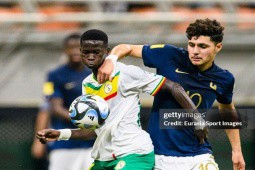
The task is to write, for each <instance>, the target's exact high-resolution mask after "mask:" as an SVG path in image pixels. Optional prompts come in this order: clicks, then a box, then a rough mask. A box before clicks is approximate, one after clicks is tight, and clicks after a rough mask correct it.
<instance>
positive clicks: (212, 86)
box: [210, 82, 217, 90]
mask: <svg viewBox="0 0 255 170" xmlns="http://www.w3.org/2000/svg"><path fill="white" fill-rule="evenodd" d="M210 87H211V88H212V89H213V90H216V89H217V85H216V84H213V82H210Z"/></svg>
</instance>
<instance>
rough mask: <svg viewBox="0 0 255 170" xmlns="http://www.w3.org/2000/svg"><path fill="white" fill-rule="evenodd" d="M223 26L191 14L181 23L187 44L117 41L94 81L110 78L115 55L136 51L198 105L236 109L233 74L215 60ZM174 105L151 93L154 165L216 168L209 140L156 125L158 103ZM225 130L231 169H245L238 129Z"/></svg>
mask: <svg viewBox="0 0 255 170" xmlns="http://www.w3.org/2000/svg"><path fill="white" fill-rule="evenodd" d="M223 30H224V27H222V26H221V24H220V23H219V22H218V21H216V20H211V19H198V20H196V21H195V22H194V23H191V24H190V25H189V26H188V28H187V29H186V34H187V38H188V47H187V50H185V49H182V48H178V47H175V46H172V45H165V44H159V45H130V44H120V45H117V46H116V47H114V48H113V50H112V51H111V53H110V55H109V57H107V58H106V60H105V62H104V64H103V65H102V67H101V68H100V69H99V73H98V76H97V79H98V80H99V82H103V81H105V80H106V79H110V80H111V79H112V78H111V75H112V72H113V70H114V65H115V62H116V60H117V59H121V58H123V57H125V56H133V57H138V58H142V59H143V61H144V65H145V66H148V67H152V68H156V69H157V73H158V74H160V75H163V76H165V77H166V78H168V79H170V80H172V81H175V82H177V83H179V84H180V85H182V87H183V88H184V89H185V90H186V91H187V93H188V94H189V96H190V97H191V98H192V100H193V102H194V103H195V104H196V106H197V108H198V109H206V110H207V109H210V108H211V107H212V105H213V103H214V101H215V99H216V100H217V101H218V108H219V111H220V112H222V111H225V110H227V111H229V112H235V106H234V104H233V102H232V96H233V88H234V82H235V79H234V77H233V75H232V74H231V73H230V72H229V71H227V70H224V69H222V68H220V67H218V66H217V65H216V64H215V63H214V59H215V56H216V55H217V53H218V52H220V50H221V49H222V40H223V35H224V33H223ZM194 96H195V97H194ZM176 108H180V105H179V104H177V102H176V101H175V100H174V99H173V97H172V96H169V95H166V94H164V93H160V92H159V93H158V94H157V95H156V96H155V98H154V103H153V107H152V115H151V117H150V122H149V129H148V132H149V133H150V136H151V138H152V141H153V144H154V148H155V154H156V165H155V169H161V170H166V169H171V170H199V169H200V170H201V169H210V170H216V169H218V165H217V163H215V161H214V159H213V157H212V155H211V154H212V150H211V146H210V144H209V142H208V141H207V140H205V143H204V144H200V143H199V140H198V139H197V138H196V137H195V136H194V132H193V131H192V129H190V128H186V129H160V128H159V111H160V109H176ZM225 131H226V134H227V136H228V138H229V141H230V143H231V147H232V162H233V169H234V170H244V169H245V162H244V158H243V155H242V151H241V142H240V137H239V130H238V129H226V130H225Z"/></svg>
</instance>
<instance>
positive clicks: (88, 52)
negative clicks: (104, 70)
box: [80, 40, 108, 70]
mask: <svg viewBox="0 0 255 170" xmlns="http://www.w3.org/2000/svg"><path fill="white" fill-rule="evenodd" d="M80 51H81V58H82V61H83V63H84V64H85V65H86V66H87V67H88V68H90V69H93V70H94V69H98V68H99V67H100V66H101V64H102V63H103V61H104V57H105V56H106V55H107V53H108V50H107V47H106V46H105V45H104V43H103V42H102V41H92V40H88V41H83V42H82V44H81V49H80Z"/></svg>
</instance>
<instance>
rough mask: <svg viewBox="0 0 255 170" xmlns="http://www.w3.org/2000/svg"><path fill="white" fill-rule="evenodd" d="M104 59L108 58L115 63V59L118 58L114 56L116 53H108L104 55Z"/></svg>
mask: <svg viewBox="0 0 255 170" xmlns="http://www.w3.org/2000/svg"><path fill="white" fill-rule="evenodd" d="M105 59H106V60H107V59H110V60H112V61H113V63H115V62H117V60H118V56H116V55H114V54H110V55H108V56H107V57H105Z"/></svg>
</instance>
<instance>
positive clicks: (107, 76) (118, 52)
mask: <svg viewBox="0 0 255 170" xmlns="http://www.w3.org/2000/svg"><path fill="white" fill-rule="evenodd" d="M142 49H143V45H131V44H120V45H117V46H115V47H114V48H113V49H112V51H111V52H110V55H109V56H107V57H106V59H105V61H104V63H103V64H102V65H101V67H100V68H99V69H98V73H97V80H98V82H99V83H100V84H102V83H104V82H105V81H107V80H110V81H111V80H112V78H113V76H114V74H115V72H114V69H115V65H116V62H117V60H118V59H122V58H124V57H125V56H132V57H138V58H141V57H142Z"/></svg>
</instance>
